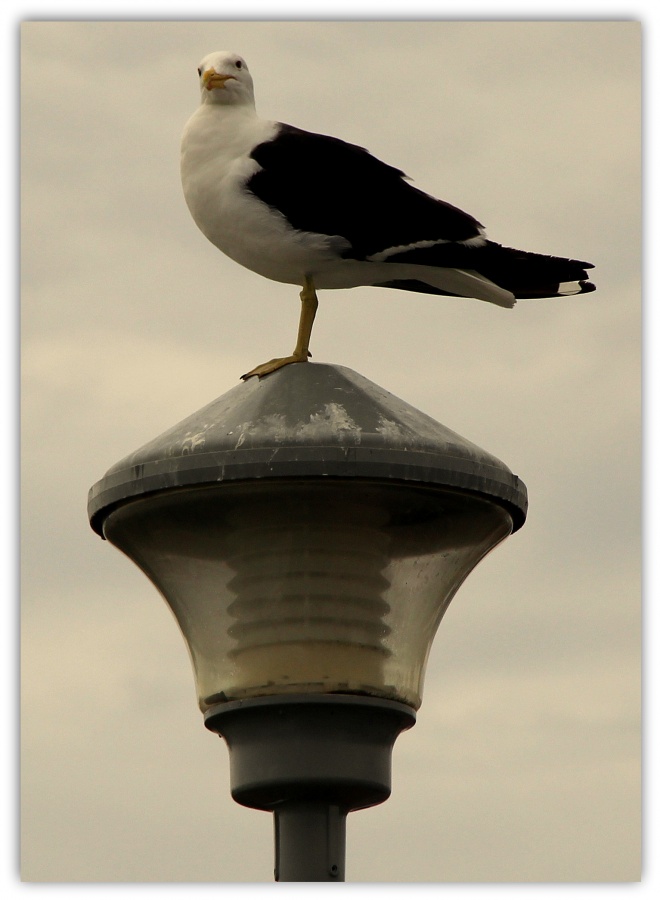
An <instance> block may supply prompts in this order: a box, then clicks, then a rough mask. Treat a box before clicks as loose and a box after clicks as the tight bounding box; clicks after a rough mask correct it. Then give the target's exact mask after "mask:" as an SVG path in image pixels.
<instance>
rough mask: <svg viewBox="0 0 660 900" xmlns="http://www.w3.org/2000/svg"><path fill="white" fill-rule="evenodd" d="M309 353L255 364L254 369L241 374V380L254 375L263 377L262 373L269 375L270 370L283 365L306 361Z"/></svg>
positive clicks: (275, 369) (280, 367)
mask: <svg viewBox="0 0 660 900" xmlns="http://www.w3.org/2000/svg"><path fill="white" fill-rule="evenodd" d="M311 355H312V354H311V353H309V352H308V353H307V356H282V357H280V358H278V359H271V360H269V361H268V362H265V363H261V365H260V366H255V367H254V369H250V371H249V372H246V373H245V375H241V380H242V381H247V379H248V378H253V377H254V376H255V375H256V376H258V377H259V378H263V377H264V375H270V374H271V372H276V371H277V370H278V369H282V368H284V366H289V365H291V364H292V363H302V362H307V357H309V356H311Z"/></svg>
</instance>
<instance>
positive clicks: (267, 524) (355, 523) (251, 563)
mask: <svg viewBox="0 0 660 900" xmlns="http://www.w3.org/2000/svg"><path fill="white" fill-rule="evenodd" d="M511 530H512V521H511V516H510V515H509V514H508V512H506V511H505V510H504V509H503V508H502V507H501V506H498V505H495V504H493V503H491V502H489V501H487V500H483V499H480V498H475V497H466V496H465V495H461V494H459V493H458V492H456V491H451V490H443V489H438V488H432V489H428V488H427V489H425V488H420V487H415V486H405V485H392V484H376V483H371V484H370V483H368V482H366V483H365V482H350V481H345V482H342V481H330V482H329V481H327V480H325V481H322V480H311V481H307V480H305V481H302V482H296V481H289V482H283V481H278V482H276V483H264V482H261V483H254V484H225V485H219V486H214V487H202V488H196V489H183V490H179V491H175V492H169V493H162V494H157V495H154V496H151V497H147V498H144V499H142V500H139V501H135V502H133V503H130V504H127V505H125V506H122V507H120V508H119V509H117V510H115V511H114V512H113V513H111V514H110V515H109V516H108V518H107V519H106V522H105V526H104V534H105V536H106V537H107V539H108V540H109V541H110V542H111V543H113V544H115V545H116V546H117V547H118V548H119V549H120V550H122V551H123V552H124V553H126V554H127V555H128V556H129V557H130V558H131V559H133V560H134V562H136V563H137V565H139V566H140V568H141V569H143V571H144V572H145V573H146V574H147V575H148V576H149V578H150V579H151V580H152V581H153V582H154V584H155V585H156V586H157V587H158V588H159V590H160V591H161V593H162V594H163V596H164V597H165V599H166V601H167V603H168V604H169V606H170V608H171V610H172V612H173V613H174V615H175V617H176V619H177V621H178V623H179V626H180V628H181V631H182V633H183V636H184V638H185V640H186V643H187V645H188V649H189V652H190V656H191V659H192V664H193V668H194V672H195V678H196V683H197V692H198V697H199V704H200V707H201V709H202V711H206V710H207V709H208V708H209V707H210V706H212V705H214V704H216V703H219V702H222V701H224V700H237V699H243V698H248V697H258V696H266V695H270V694H282V693H290V692H295V693H306V692H316V693H330V692H344V693H358V694H368V695H371V696H376V697H383V698H386V699H391V700H399V701H401V702H403V703H406V704H408V705H409V706H412V707H414V708H415V709H416V708H418V707H419V705H420V703H421V699H422V689H423V680H424V672H425V668H426V662H427V659H428V655H429V651H430V649H431V643H432V641H433V637H434V635H435V632H436V629H437V627H438V625H439V623H440V620H441V618H442V616H443V614H444V612H445V610H446V608H447V606H448V604H449V602H450V600H451V598H452V597H453V595H454V593H455V592H456V590H457V589H458V587H459V586H460V584H461V583H462V582H463V580H464V579H465V578H466V576H467V575H468V574H469V572H470V571H471V570H472V569H473V568H474V566H475V565H476V564H477V563H478V562H479V560H480V559H482V558H483V557H484V556H485V554H486V553H488V551H489V550H491V549H492V548H493V547H494V546H495V545H496V544H497V543H499V541H501V540H502V539H503V538H505V537H506V536H507V535H508V534H509V533H510V532H511Z"/></svg>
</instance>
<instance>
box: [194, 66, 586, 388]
mask: <svg viewBox="0 0 660 900" xmlns="http://www.w3.org/2000/svg"><path fill="white" fill-rule="evenodd" d="M197 75H198V77H199V88H200V94H201V103H200V105H199V107H198V109H197V110H196V111H195V113H194V114H193V115H192V116H191V118H190V119H189V120H188V123H187V124H186V126H185V129H184V132H183V137H182V142H181V180H182V186H183V193H184V197H185V200H186V203H187V205H188V208H189V210H190V213H191V214H192V217H193V219H194V221H195V223H196V224H197V226H198V227H199V229H200V230H201V231H202V233H203V234H204V235H205V236H206V237H207V238H208V239H209V241H211V243H212V244H214V245H215V246H216V247H217V248H218V249H219V250H221V251H222V252H223V253H225V254H226V255H227V256H228V257H230V258H231V259H233V260H234V261H235V262H237V263H239V264H240V265H242V266H245V267H246V268H247V269H250V270H251V271H253V272H256V273H258V274H259V275H262V276H263V277H265V278H269V279H272V280H273V281H279V282H282V283H284V284H294V285H299V286H300V287H301V288H302V290H301V292H300V300H301V304H302V305H301V312H300V321H299V327H298V338H297V342H296V346H295V349H294V351H293V353H292V354H291V355H290V356H284V357H279V358H276V359H272V360H269V361H268V362H266V363H262V364H261V365H259V366H256V367H255V368H254V369H252V370H251V371H250V372H247V373H246V374H245V375H243V376H242V378H243V379H247V378H251V377H253V376H259V377H263V376H264V375H268V374H270V373H271V372H274V371H277V369H280V368H281V367H282V366H286V365H289V364H291V363H302V362H307V360H308V358H309V357H310V356H311V353H310V352H309V342H310V337H311V333H312V326H313V324H314V317H315V315H316V310H317V307H318V298H317V295H316V291H317V290H329V289H341V288H353V287H359V286H363V285H372V286H376V287H386V288H397V289H400V290H405V291H420V292H424V293H428V294H439V295H444V296H452V297H456V296H458V297H472V298H475V299H478V300H484V301H486V302H487V303H494V304H496V305H497V306H501V307H504V308H512V307H513V306H514V304H515V302H516V300H517V299H523V298H535V297H562V296H568V295H573V294H584V293H588V292H589V291H593V290H595V285H594V284H593V282H591V281H589V276H588V274H587V272H586V270H587V269H591V268H593V266H592V265H591V264H590V263H587V262H583V261H580V260H575V259H566V258H563V257H557V256H547V255H544V254H540V253H530V252H526V251H524V250H514V249H513V248H511V247H504V246H502V245H501V244H497V243H494V242H493V241H491V240H489V239H488V238H487V237H486V234H485V231H484V227H483V225H482V224H481V223H480V222H478V221H477V219H475V218H474V217H473V216H471V215H469V214H468V213H466V212H463V211H462V210H460V209H458V208H457V207H455V206H452V205H451V204H449V203H446V202H445V201H443V200H438V199H435V198H434V197H432V196H431V195H430V194H427V193H424V192H423V191H421V190H419V189H418V188H417V187H415V186H414V185H412V184H411V183H410V181H409V180H408V178H407V176H406V175H405V174H404V173H403V172H402V171H401V170H400V169H396V168H394V167H392V166H390V165H388V164H387V163H384V162H381V161H380V160H379V159H377V158H376V157H374V156H372V155H371V154H370V153H369V152H368V151H367V150H365V149H364V148H362V147H358V146H356V145H354V144H349V143H346V142H345V141H342V140H340V139H338V138H335V137H330V136H328V135H323V134H315V133H312V132H308V131H303V130H302V129H300V128H296V127H294V126H292V125H286V124H283V123H281V122H274V121H269V120H265V119H261V118H259V116H258V115H257V112H256V108H255V100H254V86H253V82H252V76H251V75H250V72H249V70H248V67H247V64H246V62H245V60H244V59H243V58H242V57H241V56H239V55H237V54H236V53H232V52H228V51H224V50H221V51H217V52H215V53H210V54H209V55H208V56H205V57H204V59H202V61H201V62H200V64H199V66H198V68H197Z"/></svg>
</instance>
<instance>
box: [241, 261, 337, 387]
mask: <svg viewBox="0 0 660 900" xmlns="http://www.w3.org/2000/svg"><path fill="white" fill-rule="evenodd" d="M300 301H301V303H302V306H301V308H300V322H299V324H298V340H297V342H296V348H295V350H294V351H293V353H292V354H291V356H282V357H279V358H278V359H271V360H269V362H266V363H262V364H261V365H260V366H255V368H254V369H251V370H250V371H249V372H246V374H245V375H241V378H242V379H243V381H245V380H246V379H247V378H252V376H253V375H258V376H259V377H260V378H261V377H262V376H264V375H269V374H270V373H271V372H276V371H277V369H281V368H282V367H283V366H288V365H291V363H301V362H307V359H308V357H310V356H311V355H312V354H311V353H310V352H309V340H310V338H311V336H312V326H313V325H314V318H315V316H316V310H317V309H318V305H319V301H318V298H317V296H316V290H315V289H314V282H313V280H312V278H311V277H310V276H309V275H306V276H305V281H304V283H303V289H302V291H301V292H300Z"/></svg>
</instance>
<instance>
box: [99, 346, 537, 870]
mask: <svg viewBox="0 0 660 900" xmlns="http://www.w3.org/2000/svg"><path fill="white" fill-rule="evenodd" d="M526 509H527V494H526V490H525V486H524V484H523V483H522V482H521V481H520V480H519V478H518V477H517V476H515V475H513V474H512V473H511V471H510V470H509V469H508V468H507V467H506V466H505V465H504V464H503V463H501V462H500V461H499V460H497V459H495V457H493V456H491V455H490V454H488V453H486V452H485V451H483V450H481V449H479V448H478V447H476V446H475V445H474V444H472V443H470V442H469V441H466V440H465V439H464V438H462V437H460V436H459V435H457V434H455V433H454V432H452V431H450V430H449V429H448V428H445V427H444V426H443V425H440V424H439V423H438V422H436V421H434V420H433V419H431V418H429V417H428V416H426V415H425V414H424V413H422V412H420V411H419V410H416V409H414V408H413V407H411V406H410V405H408V404H407V403H405V402H404V401H402V400H399V399H398V398H396V397H394V396H393V395H392V394H389V393H388V392H386V391H385V390H383V389H382V388H380V387H378V386H377V385H375V384H373V383H372V382H370V381H368V380H367V379H366V378H364V377H362V376H361V375H358V374H357V373H356V372H353V371H351V370H350V369H346V368H343V367H340V366H331V365H321V364H311V363H310V364H303V365H291V366H287V367H286V368H283V369H281V370H279V371H278V372H275V373H273V374H272V375H269V376H267V377H266V378H263V379H261V380H259V379H256V378H253V379H250V380H249V381H247V382H244V383H241V384H239V385H237V386H236V387H234V388H233V389H232V390H230V391H229V392H228V393H226V394H224V395H223V396H222V397H220V398H218V399H217V400H215V401H214V402H213V403H210V404H209V405H208V406H206V407H204V408H203V409H201V410H200V411H199V412H197V413H195V414H194V415H192V416H190V417H189V418H187V419H185V420H184V421H183V422H181V423H180V424H178V425H176V426H174V427H173V428H171V429H170V430H169V431H167V432H165V433H164V434H162V435H161V436H160V437H158V438H156V439H155V440H154V441H151V442H150V443H148V444H146V445H145V446H144V447H142V448H141V449H140V450H137V451H136V452H135V453H133V454H131V455H130V456H128V457H126V458H125V459H124V460H122V461H121V462H119V463H117V464H116V465H115V466H113V467H112V468H111V469H110V470H109V471H108V472H107V474H106V475H105V477H104V478H103V479H101V481H99V482H98V483H97V484H96V485H95V486H94V487H93V488H92V489H91V491H90V496H89V505H88V511H89V517H90V522H91V525H92V528H94V530H95V531H96V532H97V533H98V534H100V535H102V536H103V537H104V538H107V540H109V541H110V542H111V543H112V544H114V545H115V546H116V547H118V548H119V549H120V550H122V551H123V552H124V553H125V554H126V555H127V556H129V557H130V558H131V559H132V560H133V561H134V562H135V563H136V564H137V565H138V566H139V567H140V568H141V569H142V570H143V571H144V572H145V574H146V575H147V576H148V577H149V578H150V579H151V581H152V582H153V583H154V584H155V585H156V587H157V588H158V589H159V590H160V592H161V593H162V595H163V596H164V598H165V600H166V601H167V603H168V604H169V606H170V608H171V609H172V611H173V613H174V615H175V616H176V619H177V621H178V623H179V626H180V628H181V631H182V632H183V636H184V638H185V640H186V643H187V646H188V650H189V652H190V656H191V660H192V664H193V669H194V672H195V679H196V684H197V692H198V697H199V705H200V708H201V710H202V712H203V713H204V718H205V724H206V727H207V728H209V729H210V730H211V731H215V732H217V733H218V734H220V735H221V736H222V737H223V738H224V739H225V741H226V743H227V745H228V748H229V755H230V771H231V791H232V796H233V798H234V799H235V800H236V801H237V802H238V803H241V804H243V805H245V806H248V807H252V808H255V809H262V810H270V811H272V812H273V813H274V820H275V878H276V880H281V881H343V880H344V855H345V820H346V815H347V813H348V812H350V811H352V810H356V809H362V808H366V807H369V806H374V805H376V804H378V803H382V802H383V801H384V800H386V799H387V797H388V796H389V794H390V790H391V754H392V747H393V744H394V741H395V740H396V738H397V736H398V735H399V734H400V733H401V732H402V731H404V730H406V729H407V728H410V727H411V726H412V725H413V724H414V722H415V710H416V709H418V708H419V706H420V704H421V700H422V689H423V681H424V673H425V668H426V662H427V659H428V655H429V652H430V649H431V643H432V641H433V637H434V635H435V632H436V630H437V627H438V625H439V623H440V620H441V619H442V616H443V614H444V612H445V610H446V608H447V606H448V605H449V603H450V601H451V599H452V597H453V596H454V594H455V593H456V591H457V590H458V588H459V587H460V585H461V584H462V582H463V581H464V580H465V578H466V577H467V575H468V574H469V573H470V571H471V570H472V569H473V568H474V567H475V566H476V565H477V563H478V562H479V561H480V560H481V559H483V557H484V556H485V555H486V554H487V553H488V552H489V551H490V550H492V549H493V547H495V546H496V545H497V544H498V543H499V542H500V541H502V540H504V538H506V537H507V536H508V535H509V534H511V533H512V532H513V531H516V530H517V529H518V528H520V527H521V526H522V524H523V523H524V521H525V515H526Z"/></svg>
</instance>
